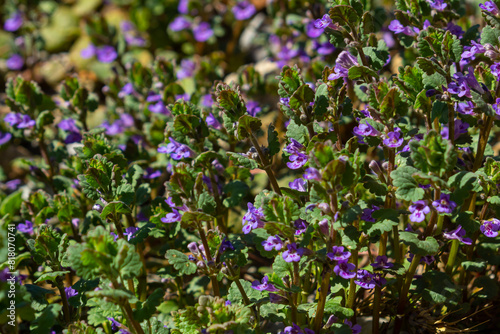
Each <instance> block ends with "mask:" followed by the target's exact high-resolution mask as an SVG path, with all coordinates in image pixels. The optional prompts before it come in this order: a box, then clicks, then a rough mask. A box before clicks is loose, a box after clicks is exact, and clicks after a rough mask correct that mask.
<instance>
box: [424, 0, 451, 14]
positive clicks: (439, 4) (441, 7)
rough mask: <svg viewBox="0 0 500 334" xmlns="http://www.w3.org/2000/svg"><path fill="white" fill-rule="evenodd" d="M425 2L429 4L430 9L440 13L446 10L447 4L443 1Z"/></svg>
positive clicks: (428, 0) (429, 0)
mask: <svg viewBox="0 0 500 334" xmlns="http://www.w3.org/2000/svg"><path fill="white" fill-rule="evenodd" d="M426 1H427V2H428V3H429V5H430V6H431V8H433V9H435V10H437V11H440V12H442V11H443V10H444V9H445V8H446V6H448V4H447V3H446V2H444V1H443V0H426Z"/></svg>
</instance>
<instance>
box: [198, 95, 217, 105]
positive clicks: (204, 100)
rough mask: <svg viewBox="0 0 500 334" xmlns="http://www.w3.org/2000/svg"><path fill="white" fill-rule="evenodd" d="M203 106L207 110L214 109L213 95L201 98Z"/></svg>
mask: <svg viewBox="0 0 500 334" xmlns="http://www.w3.org/2000/svg"><path fill="white" fill-rule="evenodd" d="M200 102H201V105H202V106H203V107H205V108H212V106H213V104H214V99H213V98H212V94H205V95H203V96H202V97H201V101H200Z"/></svg>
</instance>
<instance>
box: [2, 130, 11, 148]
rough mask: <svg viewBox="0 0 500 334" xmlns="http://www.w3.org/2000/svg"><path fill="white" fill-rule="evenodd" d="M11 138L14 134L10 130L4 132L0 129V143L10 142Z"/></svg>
mask: <svg viewBox="0 0 500 334" xmlns="http://www.w3.org/2000/svg"><path fill="white" fill-rule="evenodd" d="M11 138H12V134H10V133H9V132H5V133H3V132H1V131H0V145H3V144H6V143H8V142H9V141H10V139H11Z"/></svg>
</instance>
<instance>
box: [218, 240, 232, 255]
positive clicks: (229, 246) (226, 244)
mask: <svg viewBox="0 0 500 334" xmlns="http://www.w3.org/2000/svg"><path fill="white" fill-rule="evenodd" d="M227 250H233V251H234V246H233V243H232V242H231V241H229V239H228V238H227V237H224V239H223V240H222V242H221V244H220V247H219V253H221V254H222V253H224V252H225V251H227Z"/></svg>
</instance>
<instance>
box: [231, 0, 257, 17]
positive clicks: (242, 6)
mask: <svg viewBox="0 0 500 334" xmlns="http://www.w3.org/2000/svg"><path fill="white" fill-rule="evenodd" d="M232 12H233V14H234V18H235V19H236V20H238V21H242V20H246V19H249V18H251V17H252V16H253V15H254V14H255V13H256V12H257V9H255V6H254V5H253V4H252V3H250V2H249V1H247V0H244V1H241V2H238V3H237V4H236V5H235V6H234V7H233V8H232Z"/></svg>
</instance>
